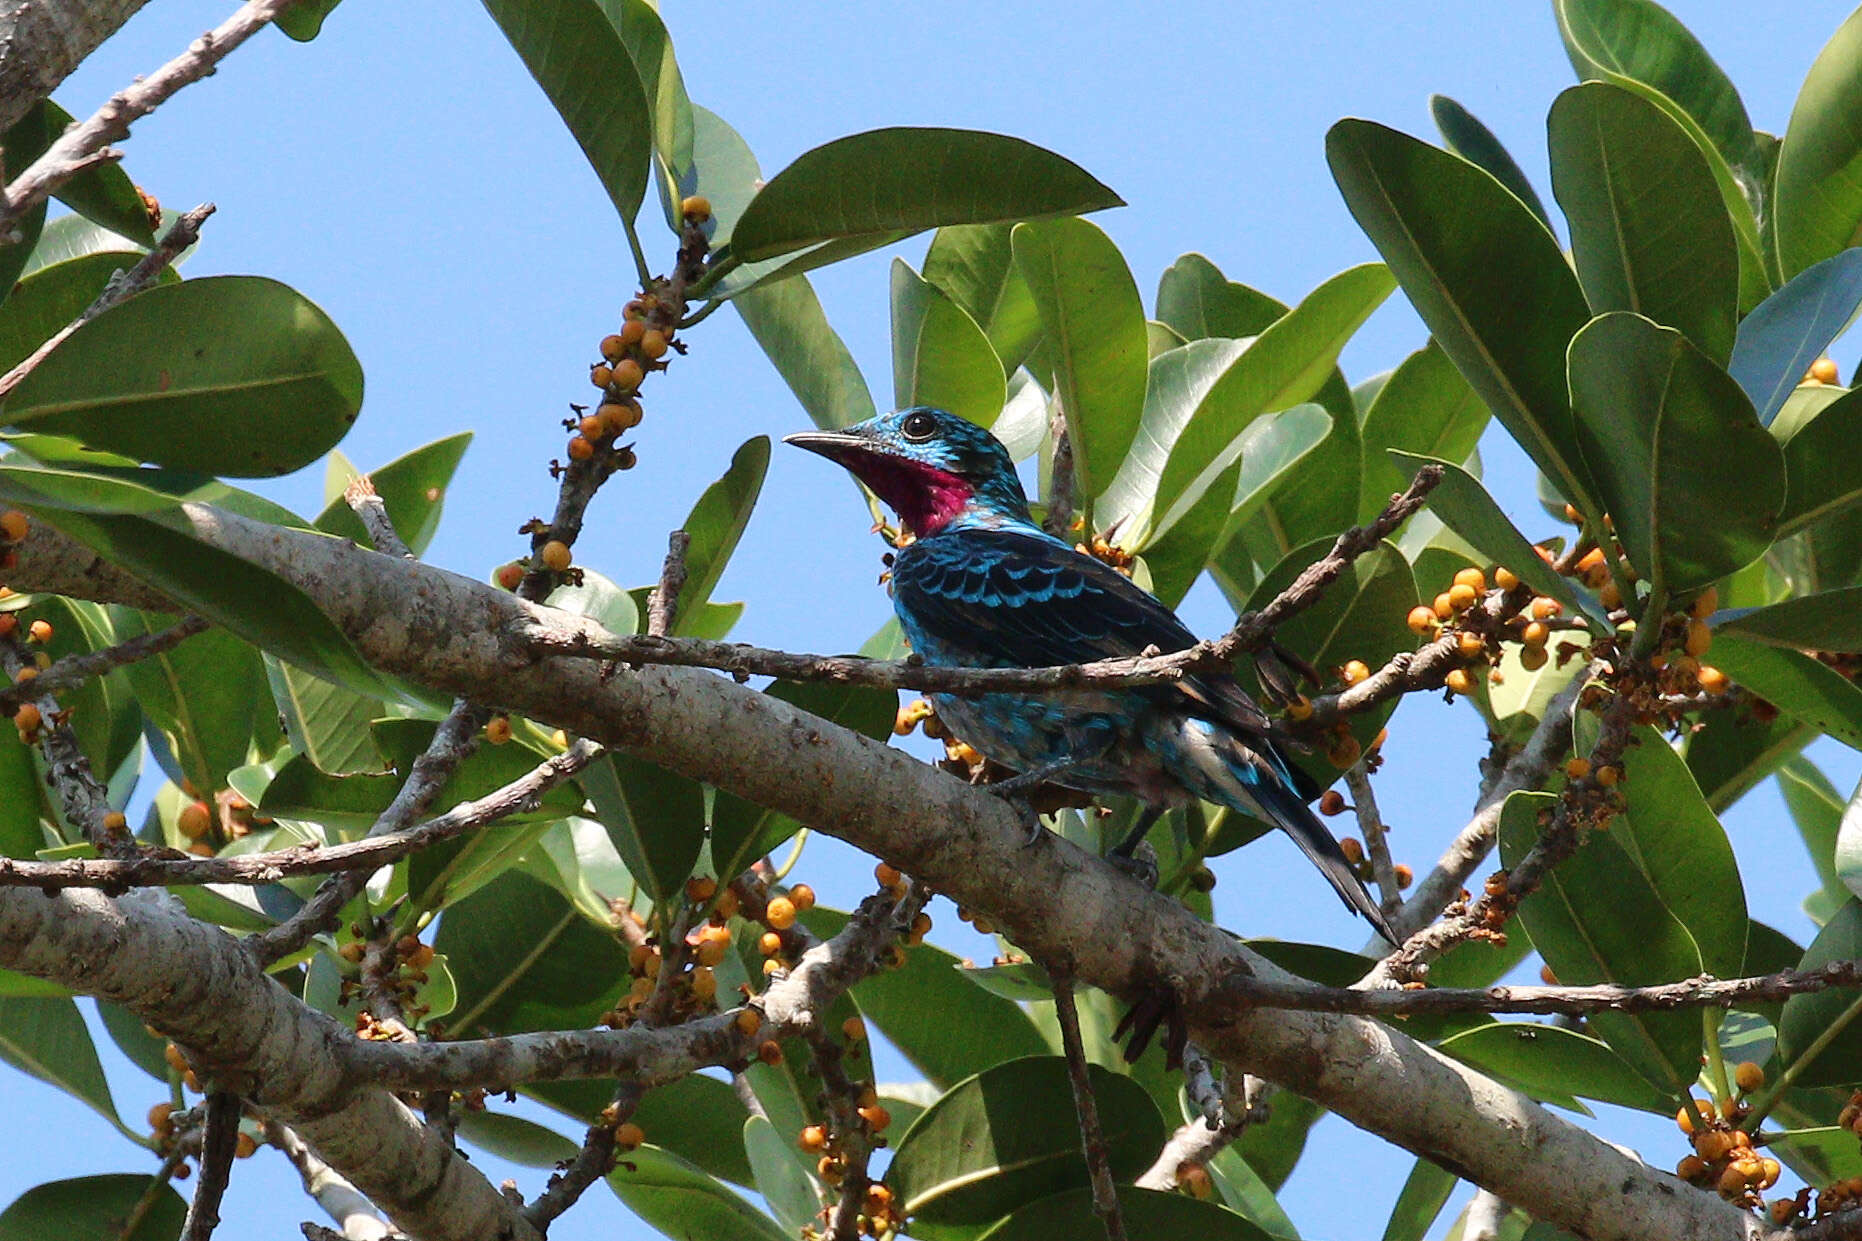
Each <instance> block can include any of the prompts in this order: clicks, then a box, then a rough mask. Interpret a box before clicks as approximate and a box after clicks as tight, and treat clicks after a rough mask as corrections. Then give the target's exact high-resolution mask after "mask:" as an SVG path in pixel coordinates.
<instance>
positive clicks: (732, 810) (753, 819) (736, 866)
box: [711, 681, 899, 878]
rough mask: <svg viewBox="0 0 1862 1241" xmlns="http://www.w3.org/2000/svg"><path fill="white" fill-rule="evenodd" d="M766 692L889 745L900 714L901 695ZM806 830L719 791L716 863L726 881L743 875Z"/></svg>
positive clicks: (833, 688)
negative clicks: (757, 862)
mask: <svg viewBox="0 0 1862 1241" xmlns="http://www.w3.org/2000/svg"><path fill="white" fill-rule="evenodd" d="M764 692H765V693H767V694H768V695H769V696H770V697H771V698H775V699H779V700H781V701H783V702H786V703H788V704H789V705H791V706H794V707H800V708H801V709H802V710H804V711H806V712H808V713H809V714H811V715H817V716H820V717H821V718H822V719H824V720H831V721H832V722H834V723H836V724H839V725H841V726H842V727H843V728H851V729H853V730H854V731H855V732H858V733H862V734H864V735H866V736H868V737H871V738H873V740H875V741H885V740H887V739H888V738H889V737H890V736H891V735H892V722H893V720H894V718H896V716H897V714H898V702H899V699H898V695H897V694H895V693H894V692H892V691H891V690H878V689H871V688H868V687H865V686H859V685H832V684H828V683H826V682H801V681H777V682H774V683H772V684H771V685H770V686H769V688H768V689H766V690H765V691H764ZM801 828H802V825H801V824H800V823H797V822H796V821H795V820H794V819H791V818H790V817H789V816H788V815H785V814H782V813H780V812H778V811H775V810H771V809H769V808H768V807H767V806H759V805H756V804H755V803H754V802H749V801H745V800H744V799H743V798H741V797H738V796H737V795H736V794H735V793H731V792H727V791H726V790H724V789H718V790H716V791H715V793H714V794H713V800H712V805H711V859H712V863H713V865H714V867H715V869H716V871H717V873H718V874H719V875H720V876H723V877H725V878H729V877H731V876H734V875H738V874H741V873H743V871H745V870H747V869H748V868H749V867H750V866H751V865H752V864H753V863H755V862H756V860H757V859H758V858H760V857H764V856H765V855H767V854H769V853H770V852H771V851H772V850H774V849H776V848H778V847H779V846H780V845H781V844H782V843H783V842H784V841H786V840H788V839H789V838H790V837H791V836H793V835H795V833H796V832H798V831H800V830H801Z"/></svg>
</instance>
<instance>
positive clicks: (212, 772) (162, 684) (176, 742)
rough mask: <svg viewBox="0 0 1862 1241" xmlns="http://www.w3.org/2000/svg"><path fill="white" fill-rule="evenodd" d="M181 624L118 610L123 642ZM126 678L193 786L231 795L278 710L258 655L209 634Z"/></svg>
mask: <svg viewBox="0 0 1862 1241" xmlns="http://www.w3.org/2000/svg"><path fill="white" fill-rule="evenodd" d="M178 619H179V618H178V617H174V616H165V615H162V614H160V613H155V612H138V611H136V610H134V609H131V608H116V609H114V610H113V611H112V620H113V622H114V627H115V629H116V635H115V636H116V637H117V639H118V640H124V639H128V638H133V637H136V636H137V635H139V634H148V633H155V632H157V631H159V630H162V629H166V628H168V627H169V626H170V625H172V624H174V623H175V621H176V620H178ZM124 672H125V674H126V675H127V676H128V678H129V684H130V685H131V687H133V688H134V690H135V694H136V701H137V704H138V705H139V706H140V707H141V708H142V710H143V712H144V714H145V715H146V716H147V717H148V726H149V727H150V728H153V729H155V730H156V731H158V732H160V733H161V735H162V739H163V740H164V741H165V742H166V743H167V747H168V752H169V753H170V754H171V755H172V756H173V757H174V761H175V762H176V763H177V764H178V765H179V767H180V769H181V771H182V773H183V774H184V775H185V776H186V777H187V778H188V779H189V780H191V781H192V782H193V784H194V787H195V788H197V789H200V790H201V791H202V793H203V794H204V795H207V796H211V795H212V794H213V792H214V791H216V790H218V789H223V788H225V787H226V776H227V773H228V772H230V771H232V770H233V769H234V768H235V767H243V766H245V764H246V761H247V754H248V752H249V751H250V749H251V748H252V742H253V733H254V731H255V730H256V728H257V725H258V721H259V716H260V713H266V714H269V713H270V709H271V707H272V703H271V700H270V696H269V695H268V694H267V693H266V689H267V684H266V677H265V664H264V661H263V660H262V659H260V657H259V652H258V651H257V650H256V649H254V648H253V647H252V646H250V645H248V644H247V643H245V642H243V641H241V640H240V639H239V638H236V637H234V636H233V635H232V634H230V633H228V632H226V631H225V630H224V629H209V630H207V631H206V632H205V633H198V634H195V635H194V636H193V637H191V638H188V639H187V640H186V641H184V642H182V643H181V644H180V645H179V646H176V647H173V648H172V649H170V650H166V651H163V652H162V653H160V654H159V655H152V656H150V657H149V658H147V659H140V660H137V661H136V662H134V663H132V664H129V665H127V666H126V667H125V669H124Z"/></svg>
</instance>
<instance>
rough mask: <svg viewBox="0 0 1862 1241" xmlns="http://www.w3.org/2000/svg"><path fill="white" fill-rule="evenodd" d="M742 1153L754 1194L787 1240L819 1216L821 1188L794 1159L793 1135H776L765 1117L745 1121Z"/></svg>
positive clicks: (774, 1127) (795, 1157) (799, 1232)
mask: <svg viewBox="0 0 1862 1241" xmlns="http://www.w3.org/2000/svg"><path fill="white" fill-rule="evenodd" d="M744 1152H745V1153H746V1154H747V1155H748V1156H749V1157H750V1167H751V1170H752V1172H753V1173H754V1174H755V1176H756V1191H757V1192H758V1193H759V1194H762V1195H763V1201H765V1202H767V1203H768V1204H769V1208H770V1210H771V1211H773V1212H775V1215H776V1218H777V1220H779V1221H780V1222H781V1224H782V1227H783V1229H784V1230H785V1231H786V1232H788V1234H789V1235H790V1236H800V1235H801V1233H802V1228H803V1227H804V1226H806V1225H807V1224H809V1223H811V1222H813V1221H814V1219H815V1217H816V1216H818V1215H819V1214H820V1213H821V1187H820V1184H819V1183H818V1182H817V1181H816V1180H815V1178H814V1177H813V1176H812V1175H810V1174H809V1171H808V1169H807V1168H806V1167H804V1166H803V1165H802V1162H801V1160H800V1159H799V1158H797V1156H796V1147H795V1139H794V1137H793V1135H786V1134H780V1133H777V1132H776V1126H774V1125H772V1124H770V1123H769V1118H768V1117H767V1116H752V1117H751V1118H750V1119H748V1120H746V1121H744Z"/></svg>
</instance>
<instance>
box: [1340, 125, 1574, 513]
mask: <svg viewBox="0 0 1862 1241" xmlns="http://www.w3.org/2000/svg"><path fill="white" fill-rule="evenodd" d="M1326 159H1327V161H1328V162H1329V163H1330V164H1331V167H1332V176H1333V178H1334V179H1335V180H1336V181H1337V182H1338V185H1339V189H1340V190H1341V191H1342V192H1343V194H1344V196H1345V202H1346V204H1347V205H1348V206H1349V207H1350V208H1351V212H1352V215H1353V216H1355V217H1356V218H1357V221H1358V223H1359V225H1360V226H1361V227H1363V229H1364V231H1365V232H1366V233H1367V234H1369V236H1370V238H1371V241H1372V242H1373V243H1374V244H1375V245H1376V246H1377V248H1378V251H1379V253H1381V254H1382V255H1383V257H1384V261H1385V262H1386V263H1388V264H1389V265H1390V270H1391V271H1392V272H1393V273H1395V275H1396V278H1397V280H1398V281H1399V282H1400V283H1401V284H1402V286H1403V291H1404V292H1405V293H1407V294H1408V295H1409V299H1410V301H1411V302H1412V303H1413V304H1414V305H1415V307H1416V311H1417V313H1418V314H1420V315H1421V316H1422V320H1423V322H1424V323H1426V324H1427V325H1428V326H1429V330H1430V331H1431V332H1432V333H1433V334H1434V336H1435V339H1436V340H1437V341H1439V342H1440V343H1441V346H1442V349H1443V350H1444V351H1445V352H1446V353H1447V354H1448V356H1449V357H1450V358H1452V359H1453V360H1454V362H1455V365H1456V366H1457V367H1458V368H1460V370H1461V373H1462V374H1463V375H1465V376H1467V379H1468V382H1469V383H1470V384H1471V385H1473V388H1474V390H1475V392H1477V393H1478V394H1479V395H1480V397H1481V399H1482V400H1484V401H1486V402H1487V405H1488V408H1490V409H1492V410H1493V414H1494V417H1496V418H1498V419H1499V420H1500V424H1501V425H1502V426H1504V427H1505V428H1506V429H1507V431H1508V432H1510V433H1511V434H1512V436H1513V438H1514V439H1515V440H1517V441H1519V444H1520V446H1521V447H1522V448H1524V449H1525V450H1526V455H1527V456H1528V457H1530V458H1531V459H1532V461H1533V463H1534V464H1536V465H1537V466H1538V467H1539V469H1540V470H1542V471H1544V472H1545V473H1546V474H1547V475H1548V476H1550V477H1551V478H1552V479H1553V480H1554V481H1555V482H1556V483H1557V485H1558V487H1559V490H1561V491H1563V492H1564V493H1565V494H1566V495H1567V496H1568V497H1570V498H1571V499H1572V500H1573V501H1574V502H1577V503H1579V505H1580V507H1582V506H1583V504H1584V503H1585V501H1586V498H1587V497H1588V496H1589V494H1590V481H1589V477H1588V473H1587V471H1586V469H1585V466H1584V464H1583V461H1582V460H1581V459H1580V457H1579V455H1578V447H1577V442H1576V441H1577V424H1576V420H1575V418H1574V417H1573V415H1572V412H1571V404H1570V401H1569V399H1568V397H1567V396H1566V388H1565V371H1564V355H1565V347H1566V345H1567V343H1568V342H1569V341H1570V339H1571V337H1572V336H1574V335H1576V334H1577V331H1578V329H1579V328H1581V327H1583V326H1584V323H1585V321H1586V320H1587V319H1588V318H1589V317H1590V314H1589V310H1588V308H1587V307H1586V305H1585V302H1584V294H1583V291H1582V290H1581V289H1580V288H1579V286H1578V281H1577V277H1576V276H1574V275H1573V274H1572V272H1571V268H1570V267H1569V266H1567V265H1566V263H1565V259H1564V255H1563V254H1561V253H1560V252H1559V249H1558V243H1557V242H1556V241H1555V240H1553V238H1552V235H1551V234H1550V233H1549V232H1547V231H1546V229H1545V226H1544V225H1543V224H1542V223H1540V221H1539V220H1538V219H1537V217H1535V216H1534V215H1533V214H1532V212H1531V210H1530V209H1529V208H1527V207H1526V206H1525V204H1523V203H1521V202H1520V201H1519V200H1518V199H1517V198H1514V197H1513V195H1512V194H1511V193H1510V192H1509V191H1507V190H1506V189H1505V187H1503V186H1502V185H1501V184H1500V183H1499V182H1498V181H1495V180H1494V179H1493V177H1492V176H1491V175H1489V174H1488V173H1486V172H1484V171H1482V170H1481V169H1479V168H1476V167H1475V166H1474V165H1472V164H1469V163H1467V162H1466V161H1465V160H1462V159H1460V158H1459V157H1457V156H1454V155H1450V154H1449V153H1447V152H1446V151H1441V150H1438V149H1437V148H1435V147H1432V146H1429V145H1428V144H1426V143H1423V142H1419V141H1417V140H1416V139H1414V138H1411V137H1409V136H1408V135H1406V134H1400V133H1398V132H1396V131H1395V130H1392V129H1387V128H1385V127H1384V126H1382V125H1377V124H1374V123H1372V122H1370V121H1360V120H1344V121H1340V122H1339V123H1338V124H1336V125H1334V126H1333V127H1332V129H1331V132H1330V133H1328V134H1327V135H1326Z"/></svg>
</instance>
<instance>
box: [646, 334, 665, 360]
mask: <svg viewBox="0 0 1862 1241" xmlns="http://www.w3.org/2000/svg"><path fill="white" fill-rule="evenodd" d="M666 345H667V341H666V333H664V332H662V331H660V330H659V329H657V328H648V329H647V332H646V335H644V336H642V337H641V338H640V352H641V354H643V355H644V356H645V357H646V359H647V361H649V362H657V361H659V360H660V359H661V358H663V357H665V356H666Z"/></svg>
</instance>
